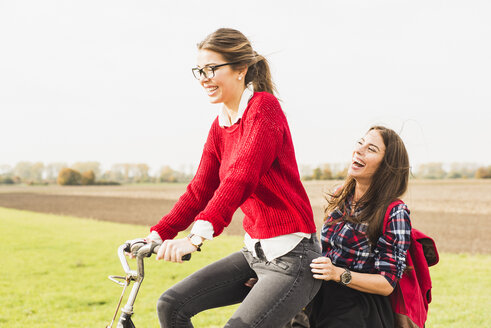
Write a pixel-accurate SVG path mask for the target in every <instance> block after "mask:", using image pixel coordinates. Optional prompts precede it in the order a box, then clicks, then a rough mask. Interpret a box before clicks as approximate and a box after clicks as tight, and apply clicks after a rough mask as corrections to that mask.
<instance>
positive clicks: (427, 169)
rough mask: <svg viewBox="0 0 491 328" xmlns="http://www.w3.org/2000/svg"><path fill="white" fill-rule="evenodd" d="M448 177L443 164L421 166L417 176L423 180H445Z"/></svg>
mask: <svg viewBox="0 0 491 328" xmlns="http://www.w3.org/2000/svg"><path fill="white" fill-rule="evenodd" d="M446 175H447V173H446V172H445V170H444V169H443V164H442V163H426V164H421V165H420V166H419V168H418V171H417V173H416V176H417V177H418V178H421V179H443V178H445V176H446Z"/></svg>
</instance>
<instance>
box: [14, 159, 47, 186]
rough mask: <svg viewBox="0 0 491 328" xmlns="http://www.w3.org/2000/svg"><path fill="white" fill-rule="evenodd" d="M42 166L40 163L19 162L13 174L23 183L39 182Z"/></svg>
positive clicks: (41, 176)
mask: <svg viewBox="0 0 491 328" xmlns="http://www.w3.org/2000/svg"><path fill="white" fill-rule="evenodd" d="M43 171H44V164H43V163H41V162H36V163H32V162H19V163H17V164H16V165H15V167H14V174H15V175H16V176H18V177H19V178H20V179H21V180H22V181H23V182H28V183H30V182H40V181H42V180H43Z"/></svg>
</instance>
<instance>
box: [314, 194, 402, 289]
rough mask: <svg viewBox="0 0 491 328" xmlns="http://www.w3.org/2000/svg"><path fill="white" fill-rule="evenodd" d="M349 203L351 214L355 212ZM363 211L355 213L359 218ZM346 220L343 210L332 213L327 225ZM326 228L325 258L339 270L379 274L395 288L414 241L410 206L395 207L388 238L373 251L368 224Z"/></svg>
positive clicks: (323, 239) (381, 238) (337, 224)
mask: <svg viewBox="0 0 491 328" xmlns="http://www.w3.org/2000/svg"><path fill="white" fill-rule="evenodd" d="M349 205H351V200H348V201H347V206H346V209H347V212H348V214H349V210H348V209H349V208H351V206H349ZM359 213H360V211H359V210H357V211H355V212H354V213H351V215H352V216H354V217H356V216H357V215H359ZM342 217H343V213H341V211H339V210H335V211H334V212H332V213H331V214H330V215H329V217H328V218H327V220H326V223H328V222H330V221H334V220H338V219H340V218H342ZM326 223H324V226H323V227H322V230H321V243H322V255H324V256H327V257H329V258H330V259H331V261H332V263H333V264H334V265H336V266H339V267H344V268H348V269H350V270H352V271H355V272H364V273H379V274H381V275H383V276H384V277H385V278H386V279H387V281H388V282H389V283H390V284H391V285H392V286H393V287H395V286H396V284H397V281H398V280H399V278H401V277H402V273H403V271H404V269H405V267H406V252H407V250H408V249H409V243H410V237H411V221H410V220H409V209H408V208H407V206H406V204H400V205H397V206H395V207H394V208H393V209H392V210H391V212H390V215H389V220H388V225H387V229H386V231H385V234H383V235H382V236H380V238H379V239H378V241H377V244H376V245H375V247H373V249H372V247H371V244H370V242H369V241H368V237H367V229H368V225H367V224H366V223H352V222H347V221H345V220H341V221H339V222H337V223H335V224H332V225H327V224H326Z"/></svg>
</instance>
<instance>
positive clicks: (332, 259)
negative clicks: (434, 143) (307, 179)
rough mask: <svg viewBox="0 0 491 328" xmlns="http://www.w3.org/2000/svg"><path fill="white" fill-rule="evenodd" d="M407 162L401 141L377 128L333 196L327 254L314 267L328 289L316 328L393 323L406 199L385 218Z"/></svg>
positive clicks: (317, 303) (406, 228) (403, 182)
mask: <svg viewBox="0 0 491 328" xmlns="http://www.w3.org/2000/svg"><path fill="white" fill-rule="evenodd" d="M408 177H409V160H408V154H407V151H406V148H405V146H404V143H403V142H402V140H401V138H400V137H399V136H398V135H397V134H396V133H395V132H394V131H393V130H391V129H388V128H385V127H380V126H375V127H372V128H371V129H370V130H369V131H368V133H367V134H366V135H365V137H364V138H362V139H361V140H360V141H359V142H358V144H357V146H356V147H355V150H354V152H353V157H352V164H351V166H350V167H349V169H348V178H347V180H346V181H345V183H344V185H343V186H342V187H341V188H340V189H339V190H337V191H336V192H335V193H334V194H333V195H331V197H330V199H329V200H328V201H329V205H328V208H327V210H326V213H328V215H327V217H326V220H325V223H324V226H323V228H322V231H321V242H322V254H323V257H319V258H317V259H315V260H314V261H313V262H312V264H311V267H312V272H313V274H314V278H316V279H319V280H322V286H321V289H320V291H319V293H318V294H317V296H316V298H315V299H314V301H313V303H312V304H313V307H312V313H311V315H310V326H311V327H317V328H319V327H323V328H324V327H325V328H341V327H342V328H358V327H359V328H361V327H364V328H389V327H390V328H392V327H394V321H393V314H392V308H391V304H390V301H389V298H388V295H389V294H390V293H391V292H392V290H393V289H394V287H395V286H396V283H397V281H398V279H399V278H401V277H402V273H403V271H404V269H405V266H406V264H405V259H406V252H407V250H408V248H409V243H410V234H411V223H410V220H409V210H408V208H407V206H406V205H405V204H400V205H396V206H395V207H394V208H393V209H392V210H391V211H390V213H389V219H388V224H387V228H386V230H385V232H384V233H382V231H383V227H382V226H383V222H384V216H385V213H386V211H387V208H388V206H389V204H391V203H392V202H394V201H396V200H397V199H398V198H400V197H401V196H402V195H403V194H404V193H405V192H406V189H407V185H408Z"/></svg>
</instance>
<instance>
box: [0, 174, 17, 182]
mask: <svg viewBox="0 0 491 328" xmlns="http://www.w3.org/2000/svg"><path fill="white" fill-rule="evenodd" d="M14 183H15V181H14V179H12V178H11V177H6V176H2V175H0V184H14Z"/></svg>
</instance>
